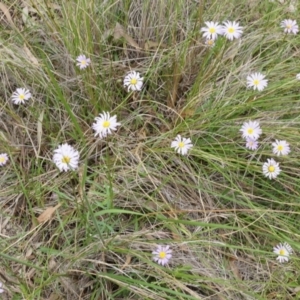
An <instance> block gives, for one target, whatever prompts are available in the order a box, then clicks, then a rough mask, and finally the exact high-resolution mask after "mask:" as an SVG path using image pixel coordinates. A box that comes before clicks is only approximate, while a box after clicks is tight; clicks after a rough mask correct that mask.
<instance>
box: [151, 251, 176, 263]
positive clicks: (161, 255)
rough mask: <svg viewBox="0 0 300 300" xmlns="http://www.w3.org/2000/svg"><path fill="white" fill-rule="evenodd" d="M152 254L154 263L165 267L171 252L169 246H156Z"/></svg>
mask: <svg viewBox="0 0 300 300" xmlns="http://www.w3.org/2000/svg"><path fill="white" fill-rule="evenodd" d="M152 254H153V260H154V261H155V262H157V263H158V264H159V265H162V266H165V265H166V264H167V263H168V262H169V260H170V259H171V257H172V250H171V249H170V246H158V247H157V248H156V250H155V251H153V252H152Z"/></svg>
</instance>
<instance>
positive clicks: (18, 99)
mask: <svg viewBox="0 0 300 300" xmlns="http://www.w3.org/2000/svg"><path fill="white" fill-rule="evenodd" d="M30 98H31V93H30V92H29V90H26V89H24V88H19V89H16V91H15V92H13V94H12V97H11V100H12V102H13V103H14V104H17V105H19V104H24V103H25V101H26V100H29V99H30Z"/></svg>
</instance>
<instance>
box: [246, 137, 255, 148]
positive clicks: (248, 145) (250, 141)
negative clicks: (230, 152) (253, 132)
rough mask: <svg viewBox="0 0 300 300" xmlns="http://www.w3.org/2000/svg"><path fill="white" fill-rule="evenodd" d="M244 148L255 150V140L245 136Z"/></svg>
mask: <svg viewBox="0 0 300 300" xmlns="http://www.w3.org/2000/svg"><path fill="white" fill-rule="evenodd" d="M246 148H247V149H250V150H256V149H257V148H258V142H257V140H255V139H253V138H250V137H247V138H246Z"/></svg>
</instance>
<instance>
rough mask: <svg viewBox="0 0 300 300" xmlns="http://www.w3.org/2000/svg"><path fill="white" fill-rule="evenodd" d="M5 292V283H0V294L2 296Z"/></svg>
mask: <svg viewBox="0 0 300 300" xmlns="http://www.w3.org/2000/svg"><path fill="white" fill-rule="evenodd" d="M3 292H4V289H3V283H2V282H0V294H2V293H3Z"/></svg>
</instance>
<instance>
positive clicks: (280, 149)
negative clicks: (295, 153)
mask: <svg viewBox="0 0 300 300" xmlns="http://www.w3.org/2000/svg"><path fill="white" fill-rule="evenodd" d="M272 146H273V153H274V154H276V155H277V156H279V155H288V154H289V153H290V152H291V149H290V145H289V143H287V142H286V141H278V140H276V141H275V142H274V143H272Z"/></svg>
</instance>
